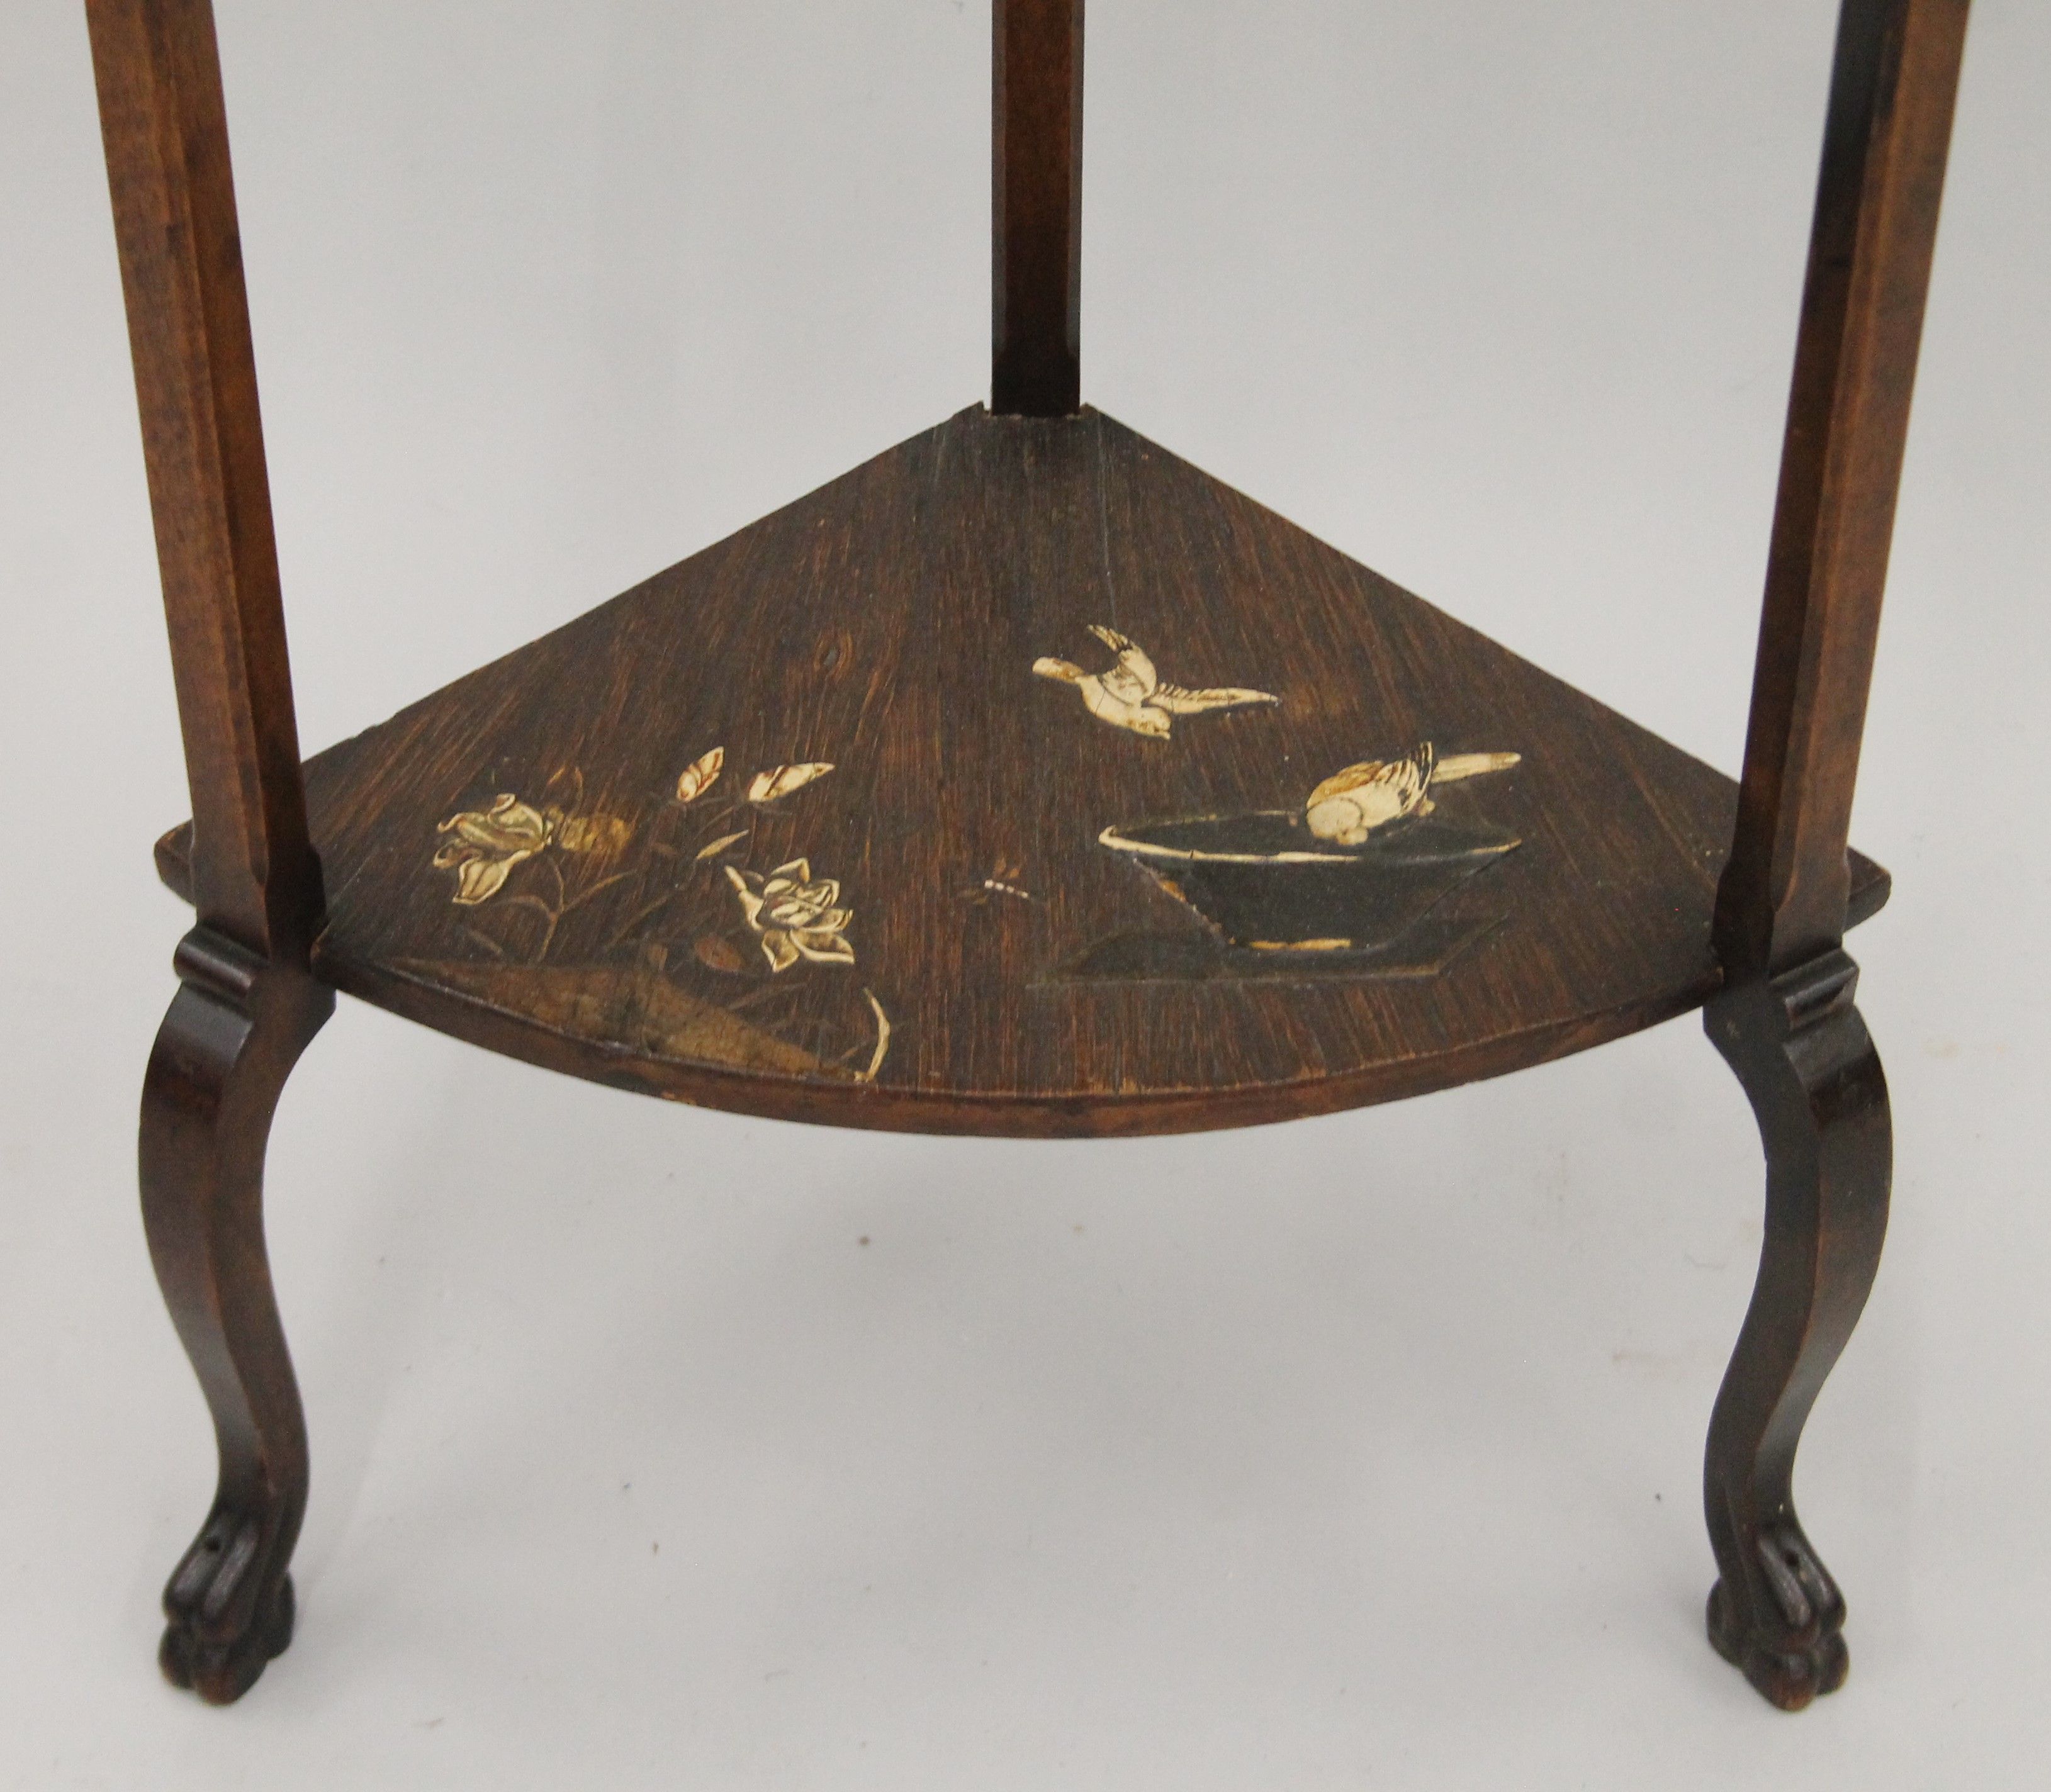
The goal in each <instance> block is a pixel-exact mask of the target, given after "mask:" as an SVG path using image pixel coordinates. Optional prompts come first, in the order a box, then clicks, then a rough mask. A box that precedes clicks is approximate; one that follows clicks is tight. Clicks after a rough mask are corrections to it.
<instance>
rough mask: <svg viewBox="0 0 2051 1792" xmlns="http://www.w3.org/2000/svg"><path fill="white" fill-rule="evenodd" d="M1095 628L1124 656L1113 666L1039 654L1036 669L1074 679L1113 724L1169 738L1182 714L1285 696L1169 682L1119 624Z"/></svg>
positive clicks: (1093, 708)
mask: <svg viewBox="0 0 2051 1792" xmlns="http://www.w3.org/2000/svg"><path fill="white" fill-rule="evenodd" d="M1090 633H1091V634H1094V635H1095V636H1096V638H1097V639H1098V640H1100V641H1101V642H1103V643H1104V645H1105V646H1107V647H1108V648H1110V650H1111V651H1112V652H1113V653H1114V654H1116V655H1117V656H1118V658H1117V659H1116V660H1115V662H1113V663H1112V665H1111V668H1110V670H1108V671H1104V672H1085V671H1084V670H1083V669H1082V668H1081V667H1080V666H1076V665H1073V664H1072V663H1071V662H1068V661H1067V660H1065V659H1037V660H1035V661H1033V670H1034V671H1035V672H1037V673H1039V675H1040V676H1041V677H1042V678H1056V679H1059V680H1060V681H1061V682H1062V683H1064V684H1068V685H1074V686H1075V687H1076V689H1078V690H1080V692H1081V693H1083V707H1084V709H1087V710H1088V711H1089V713H1091V714H1092V716H1096V719H1097V720H1099V721H1100V722H1108V723H1110V724H1111V726H1112V727H1113V728H1126V729H1128V730H1130V731H1131V732H1132V733H1134V734H1143V735H1145V736H1147V738H1148V739H1149V740H1166V739H1167V738H1168V730H1169V729H1170V728H1171V727H1172V726H1173V725H1174V719H1175V717H1176V716H1200V715H1202V714H1203V713H1205V711H1206V710H1211V709H1244V708H1245V707H1247V706H1248V705H1250V704H1256V703H1279V701H1281V699H1280V698H1279V697H1275V696H1273V695H1272V693H1269V692H1267V691H1250V690H1244V689H1240V688H1239V687H1237V686H1236V685H1231V686H1222V685H1221V686H1213V688H1211V689H1206V690H1201V691H1193V690H1187V689H1184V688H1183V687H1182V685H1169V684H1163V683H1162V680H1161V674H1160V673H1158V672H1157V671H1155V670H1154V662H1153V661H1152V660H1151V659H1150V658H1147V654H1145V652H1144V651H1143V650H1142V649H1141V648H1140V647H1139V646H1138V645H1137V644H1136V643H1135V642H1132V641H1131V640H1129V639H1127V637H1125V636H1124V635H1123V634H1119V632H1118V631H1117V630H1116V629H1115V628H1104V627H1099V626H1098V625H1097V624H1096V623H1092V624H1091V625H1090Z"/></svg>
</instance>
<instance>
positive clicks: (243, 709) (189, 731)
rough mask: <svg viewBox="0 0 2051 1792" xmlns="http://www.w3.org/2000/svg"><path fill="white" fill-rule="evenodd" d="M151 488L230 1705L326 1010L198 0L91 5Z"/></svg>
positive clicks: (248, 1602) (211, 1571) (172, 1061)
mask: <svg viewBox="0 0 2051 1792" xmlns="http://www.w3.org/2000/svg"><path fill="white" fill-rule="evenodd" d="M86 14H87V18H88V23H89V25H90V28H91V33H92V54H93V66H94V71H95V74H96V80H97V82H98V86H99V93H100V120H101V124H102V127H103V131H104V136H105V139H106V147H107V174H108V181H109V185H110V187H111V193H112V197H113V204H114V222H115V237H116V240H117V241H118V243H119V249H120V258H121V275H122V283H123V288H124V290H125V292H126V295H127V308H128V326H129V339H130V342H131V347H132V349H133V352H134V358H135V386H136V394H137V397H138V400H139V404H140V408H141V412H142V422H143V449H144V454H145V457H146V459H147V463H148V469H149V481H150V507H151V509H152V512H153V513H154V517H155V521H156V533H157V554H158V564H159V566H160V568H161V571H162V579H163V588H164V610H165V615H166V619H167V621H168V623H169V625H170V640H171V662H172V669H173V673H174V677H175V678H176V681H177V686H178V719H179V723H180V725H181V728H182V731H183V733H184V736H185V748H186V773H187V776H188V779H189V782H190V784H191V787H192V798H193V817H194V822H193V835H192V839H191V841H190V843H189V867H188V874H189V886H190V888H191V892H192V894H193V898H194V900H195V904H196V906H197V909H198V917H197V923H198V924H197V926H196V927H194V928H193V931H191V932H190V933H189V934H188V935H186V939H185V940H184V942H183V943H182V945H181V946H180V947H179V949H178V954H177V956H176V958H175V961H174V962H175V966H176V969H177V970H178V977H179V979H180V987H179V990H178V994H177V996H176V998H174V1000H173V1001H172V1003H171V1006H170V1012H169V1013H167V1014H166V1016H165V1018H164V1022H163V1025H162V1029H161V1030H160V1031H159V1032H158V1036H157V1042H156V1048H155V1049H154V1052H152V1054H151V1056H150V1067H149V1070H148V1072H147V1076H146V1078H145V1080H144V1083H143V1114H142V1127H141V1139H140V1158H141V1173H142V1194H143V1221H144V1224H145V1227H146V1229H147V1232H148V1234H149V1239H150V1256H151V1259H152V1261H153V1262H154V1264H155V1267H156V1271H157V1276H158V1283H159V1285H160V1286H161V1287H162V1290H163V1295H164V1300H165V1303H166V1306H168V1307H169V1308H170V1314H171V1318H172V1320H173V1322H174V1324H175V1325H177V1327H178V1336H179V1337H180V1339H181V1340H182V1341H183V1343H184V1345H185V1347H186V1353H187V1355H188V1356H189V1357H190V1358H191V1359H192V1364H193V1369H194V1371H195V1372H196V1373H197V1376H198V1377H199V1380H200V1385H201V1389H202V1390H203V1392H205V1396H206V1400H207V1405H208V1407H209V1410H210V1411H211V1412H212V1414H213V1424H214V1434H215V1439H216V1443H217V1448H218V1451H219V1456H220V1482H219V1485H218V1488H217V1493H216V1495H215V1499H214V1503H213V1509H212V1511H211V1512H210V1513H209V1515H208V1517H207V1520H206V1522H205V1525H202V1526H201V1530H200V1533H199V1535H198V1536H197V1538H196V1539H195V1540H194V1541H193V1545H192V1547H191V1548H190V1549H189V1550H188V1551H187V1552H186V1555H185V1556H184V1558H183V1560H182V1561H181V1562H180V1563H179V1564H178V1568H177V1570H176V1571H174V1573H173V1575H172V1576H171V1579H170V1584H169V1585H168V1586H167V1587H166V1589H165V1592H164V1610H165V1614H166V1618H168V1619H169V1621H170V1622H169V1627H168V1628H167V1629H166V1631H165V1634H164V1638H163V1642H162V1648H161V1649H160V1651H159V1655H158V1659H159V1661H160V1662H161V1664H162V1668H163V1670H164V1672H165V1673H166V1676H168V1677H170V1679H171V1680H172V1681H174V1682H175V1683H176V1684H177V1685H180V1686H186V1687H190V1688H193V1689H195V1690H197V1692H199V1693H200V1694H201V1696H202V1697H204V1698H206V1699H208V1700H212V1701H214V1702H216V1703H225V1702H227V1701H228V1700H232V1699H235V1698H237V1697H239V1696H240V1695H241V1694H242V1693H243V1692H244V1691H245V1690H247V1689H248V1687H249V1685H251V1684H252V1682H253V1681H255V1680H256V1677H257V1676H258V1675H259V1674H260V1673H262V1672H263V1671H264V1664H265V1663H266V1662H267V1661H269V1660H270V1659H271V1657H272V1656H274V1655H275V1654H277V1653H279V1650H281V1649H283V1648H284V1647H285V1646H286V1644H287V1642H289V1641H290V1640H291V1630H292V1614H293V1607H292V1587H291V1580H290V1579H289V1578H288V1577H287V1573H286V1565H287V1563H288V1562H289V1561H290V1560H291V1553H292V1546H293V1544H294V1541H295V1539H296V1538H297V1536H298V1535H299V1519H300V1515H301V1513H303V1511H304V1509H305V1505H306V1493H307V1448H306V1428H305V1424H304V1422H303V1419H302V1417H301V1415H300V1411H299V1394H298V1392H297V1389H296V1388H295V1385H294V1383H293V1377H292V1366H291V1358H290V1357H289V1356H288V1355H287V1352H286V1348H285V1337H284V1332H283V1327H282V1325H280V1323H279V1318H278V1312H277V1306H276V1303H275V1301H274V1299H273V1298H272V1290H271V1277H270V1270H269V1267H268V1262H267V1259H266V1257H265V1252H264V1223H263V1166H264V1144H265V1141H266V1139H267V1138H268V1135H269V1131H270V1124H271V1115H272V1110H273V1109H274V1107H275V1105H276V1102H277V1097H278V1092H279V1089H280V1088H281V1087H283V1083H284V1080H285V1078H286V1076H287V1074H288V1073H289V1072H290V1071H291V1067H292V1065H293V1064H294V1063H295V1061H296V1060H297V1059H298V1057H299V1053H300V1052H301V1051H302V1050H303V1048H304V1047H305V1045H306V1043H307V1040H310V1039H311V1037H313V1035H314V1033H315V1032H316V1031H317V1030H318V1029H319V1027H320V1025H321V1023H322V1021H325V1020H326V1017H327V1016H328V1014H329V1013H330V1012H331V1011H332V1010H333V1009H334V993H333V991H332V990H330V989H329V988H327V987H326V986H324V985H322V984H320V983H318V982H315V981H314V979H313V978H312V977H311V974H310V973H309V970H308V951H309V947H311V942H312V939H313V936H314V931H316V929H317V928H318V926H319V923H320V919H321V912H322V896H321V876H320V866H319V863H318V861H317V860H316V859H315V857H314V853H313V849H312V847H311V843H310V841H309V839H308V837H307V820H306V797H305V791H304V787H303V783H302V782H301V779H300V774H299V738H298V731H297V728H296V725H295V722H294V720H293V714H292V691H291V671H290V669H289V667H288V666H287V661H286V654H285V631H284V617H283V610H282V608H281V606H280V603H279V591H278V564H277V551H276V546H275V542H274V541H273V540H272V530H271V500H270V490H269V486H268V480H267V478H266V474H265V471H264V443H263V431H262V425H261V424H260V420H259V417H258V414H257V408H256V365H255V361H254V357H253V353H252V348H251V344H250V337H249V314H248V300H247V298H246V296H245V294H244V287H243V280H242V265H241V248H240V236H239V234H238V232H237V229H236V217H235V191H234V182H233V179H232V175H231V174H230V171H229V156H228V131H227V124H226V120H225V115H224V112H223V110H222V101H221V71H220V66H219V61H218V58H217V53H216V50H215V45H214V34H213V14H212V12H211V10H210V9H209V6H208V5H207V4H206V0H88V5H87V8H86Z"/></svg>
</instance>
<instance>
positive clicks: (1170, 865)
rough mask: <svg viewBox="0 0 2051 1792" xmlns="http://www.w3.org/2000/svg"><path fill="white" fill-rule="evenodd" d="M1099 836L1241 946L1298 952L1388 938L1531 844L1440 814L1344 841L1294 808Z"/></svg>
mask: <svg viewBox="0 0 2051 1792" xmlns="http://www.w3.org/2000/svg"><path fill="white" fill-rule="evenodd" d="M1097 838H1098V841H1099V842H1100V844H1101V845H1104V846H1106V847H1108V848H1109V849H1111V851H1112V852H1114V853H1129V854H1130V855H1131V857H1134V858H1135V859H1137V860H1138V861H1139V863H1140V864H1141V865H1144V866H1145V867H1146V869H1147V870H1148V871H1150V872H1151V873H1153V874H1154V877H1155V878H1156V879H1158V880H1159V882H1160V883H1161V884H1162V885H1163V886H1164V887H1165V888H1166V889H1167V890H1169V891H1170V892H1171V893H1172V894H1174V895H1175V896H1179V897H1180V898H1181V899H1182V900H1183V901H1184V902H1186V903H1187V904H1189V905H1190V907H1191V908H1193V909H1195V910H1196V912H1197V913H1198V914H1200V915H1201V916H1203V917H1204V919H1205V920H1207V921H1209V922H1210V923H1211V924H1212V925H1213V926H1214V927H1217V929H1218V931H1220V932H1221V933H1222V934H1223V935H1225V938H1226V939H1229V940H1230V941H1231V942H1232V943H1233V944H1234V945H1235V946H1248V947H1256V948H1259V949H1265V950H1269V951H1295V952H1310V951H1327V952H1330V951H1356V952H1371V951H1377V950H1378V949H1379V948H1381V947H1384V946H1388V945H1391V944H1393V943H1394V942H1395V941H1396V940H1397V939H1398V938H1400V937H1401V935H1402V934H1403V933H1404V931H1406V930H1407V929H1408V928H1409V927H1411V926H1412V925H1413V924H1414V923H1416V921H1418V920H1419V919H1421V918H1422V916H1424V913H1425V912H1426V911H1428V909H1430V908H1432V907H1433V905H1434V904H1437V903H1438V902H1440V901H1441V900H1443V899H1444V897H1446V896H1447V895H1449V894H1450V893H1451V892H1452V891H1453V890H1454V889H1455V888H1458V887H1459V885H1460V884H1463V883H1464V882H1465V881H1466V880H1467V879H1468V878H1470V877H1471V876H1474V874H1475V873H1476V872H1478V871H1480V870H1482V869H1484V868H1486V866H1488V865H1493V864H1494V862H1495V861H1497V860H1498V859H1499V858H1501V857H1502V856H1503V855H1504V854H1505V853H1510V852H1513V851H1514V850H1515V849H1516V848H1517V847H1518V845H1521V844H1522V842H1521V841H1519V840H1518V837H1517V836H1516V835H1514V834H1510V833H1509V832H1507V831H1506V830H1503V829H1502V828H1497V827H1490V826H1487V825H1486V823H1481V822H1456V821H1451V820H1449V819H1447V818H1446V817H1444V816H1443V815H1436V814H1433V815H1420V816H1412V817H1410V818H1408V819H1406V820H1404V821H1401V822H1391V823H1390V824H1389V826H1386V827H1382V828H1377V830H1375V831H1374V832H1373V834H1370V835H1369V836H1368V837H1367V839H1366V841H1365V842H1364V843H1363V844H1362V845H1358V846H1342V845H1338V844H1336V843H1335V842H1334V841H1329V840H1320V839H1319V838H1317V837H1316V836H1315V835H1314V834H1312V833H1311V830H1309V829H1308V828H1307V827H1306V826H1304V825H1303V818H1302V817H1301V816H1299V815H1297V814H1292V813H1291V812H1289V811H1287V810H1259V811H1256V812H1255V813H1252V814H1244V815H1207V816H1202V817H1199V818H1194V819H1192V820H1189V821H1180V822H1144V823H1142V824H1139V825H1138V826H1131V827H1111V828H1106V829H1105V830H1104V832H1103V833H1102V834H1100V835H1099V836H1098V837H1097Z"/></svg>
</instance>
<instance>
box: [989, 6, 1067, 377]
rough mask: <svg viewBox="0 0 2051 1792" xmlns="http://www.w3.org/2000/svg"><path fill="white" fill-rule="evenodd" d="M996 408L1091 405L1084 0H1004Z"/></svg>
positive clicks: (995, 55) (994, 190)
mask: <svg viewBox="0 0 2051 1792" xmlns="http://www.w3.org/2000/svg"><path fill="white" fill-rule="evenodd" d="M993 11H994V16H993V18H992V21H991V33H990V36H991V60H992V65H993V82H992V85H993V88H994V94H993V98H992V105H991V135H992V143H991V156H990V235H991V247H990V275H991V279H990V285H991V299H990V303H991V316H990V336H991V351H990V356H991V371H990V408H991V409H992V410H993V411H995V412H998V413H1000V414H1001V415H1010V416H1029V417H1057V416H1066V415H1068V413H1070V412H1073V411H1074V410H1076V408H1077V407H1078V406H1079V405H1080V404H1081V402H1082V373H1081V360H1080V353H1081V349H1080V342H1081V321H1080V320H1081V306H1082V255H1083V222H1082V218H1083V0H995V4H994V9H993Z"/></svg>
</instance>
